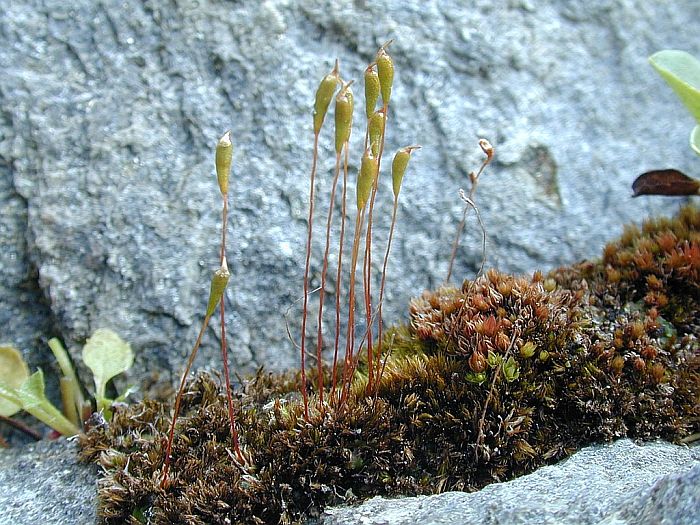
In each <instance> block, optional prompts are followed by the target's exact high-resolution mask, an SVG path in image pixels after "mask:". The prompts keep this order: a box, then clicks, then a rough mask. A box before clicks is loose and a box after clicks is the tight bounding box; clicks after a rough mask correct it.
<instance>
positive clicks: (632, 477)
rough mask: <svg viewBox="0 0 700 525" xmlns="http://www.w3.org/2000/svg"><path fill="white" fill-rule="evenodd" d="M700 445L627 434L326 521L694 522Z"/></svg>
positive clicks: (359, 524)
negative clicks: (482, 484) (493, 476)
mask: <svg viewBox="0 0 700 525" xmlns="http://www.w3.org/2000/svg"><path fill="white" fill-rule="evenodd" d="M699 477H700V449H698V448H695V449H690V450H689V449H684V448H679V447H675V446H673V445H669V444H666V443H661V442H659V443H653V444H649V445H645V446H642V447H640V446H637V445H635V444H634V443H632V442H631V441H629V440H621V441H618V442H616V443H614V444H612V445H604V446H595V447H589V448H586V449H583V450H581V451H580V452H578V453H576V454H574V455H573V456H572V457H570V458H569V459H567V460H565V461H563V462H562V463H560V464H558V465H553V466H550V467H544V468H541V469H539V470H538V471H536V472H534V473H533V474H530V475H528V476H523V477H521V478H518V479H515V480H513V481H510V482H507V483H497V484H494V485H489V486H488V487H486V488H484V489H482V490H480V491H479V492H475V493H472V494H467V493H463V492H446V493H444V494H439V495H436V496H424V497H417V498H402V499H396V500H387V499H384V498H379V497H378V498H373V499H371V500H369V501H368V502H366V503H364V504H363V505H360V506H359V507H351V508H336V509H330V510H328V511H326V513H325V515H324V516H323V519H322V520H321V521H322V523H323V524H324V525H341V524H342V525H380V524H381V525H385V524H387V525H388V524H390V525H411V524H414V523H421V524H423V525H447V524H452V525H457V524H471V525H496V524H499V523H508V524H512V525H530V524H532V525H535V524H538V525H555V524H556V525H568V524H571V525H594V524H597V525H657V524H662V523H664V524H666V523H667V524H671V523H673V524H677V525H681V524H682V525H692V524H695V523H698V522H700V485H699V484H698V478H699Z"/></svg>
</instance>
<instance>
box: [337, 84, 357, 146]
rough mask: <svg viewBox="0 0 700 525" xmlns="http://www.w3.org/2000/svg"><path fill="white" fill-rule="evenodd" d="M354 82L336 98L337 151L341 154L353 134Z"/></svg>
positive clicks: (346, 85) (344, 88)
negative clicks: (352, 85) (352, 86)
mask: <svg viewBox="0 0 700 525" xmlns="http://www.w3.org/2000/svg"><path fill="white" fill-rule="evenodd" d="M351 84H352V80H351V81H350V82H348V83H347V84H345V85H344V86H343V89H342V90H341V91H340V93H338V96H336V97H335V151H336V153H340V151H341V150H342V149H343V145H344V144H345V143H346V142H347V141H349V140H350V133H351V132H352V112H353V109H354V107H355V101H354V97H353V94H352V89H350V85H351Z"/></svg>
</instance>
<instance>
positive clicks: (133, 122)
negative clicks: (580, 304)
mask: <svg viewBox="0 0 700 525" xmlns="http://www.w3.org/2000/svg"><path fill="white" fill-rule="evenodd" d="M696 7H697V6H696V3H695V1H694V0H682V1H679V2H674V3H673V5H671V4H668V3H664V2H655V3H652V2H646V1H644V0H626V1H621V2H614V3H610V2H607V1H602V0H596V1H592V2H585V3H576V2H573V3H572V2H564V3H562V2H558V1H554V0H552V1H547V2H536V3H535V2H528V1H511V2H499V3H495V4H494V3H493V2H491V1H488V2H487V1H476V2H468V3H465V2H462V1H440V2H438V1H435V0H432V1H420V2H418V1H410V2H406V1H388V0H384V1H377V2H351V1H338V0H333V1H331V0H316V1H313V0H308V1H303V2H289V1H285V0H271V1H265V2H258V1H253V0H249V1H242V2H231V1H223V0H220V1H215V0H198V1H197V2H195V1H186V0H178V1H166V0H149V1H148V2H142V1H140V0H124V1H121V2H118V3H110V2H95V1H93V0H76V1H73V2H63V1H59V0H42V1H39V0H17V1H13V2H10V3H8V5H5V6H3V16H2V17H1V18H0V44H1V45H0V66H1V67H2V71H3V74H2V75H1V76H0V136H1V137H2V139H1V140H0V202H1V203H2V206H3V221H2V226H0V239H2V245H3V250H2V253H0V302H2V304H3V308H2V309H1V311H0V323H2V325H3V327H4V328H3V331H2V333H1V335H0V337H1V338H2V339H3V340H5V341H7V342H14V343H16V344H17V345H19V346H20V347H21V349H22V351H23V352H25V354H26V355H27V356H28V358H29V359H30V361H31V364H32V365H33V366H36V365H37V364H41V362H42V361H46V360H47V356H48V355H49V354H48V350H46V349H45V345H44V340H45V338H48V337H50V336H53V335H60V336H61V337H63V338H64V339H65V341H66V342H67V344H68V345H69V346H71V347H72V348H73V353H74V355H77V353H76V351H77V349H78V348H79V345H80V344H82V342H83V341H84V340H85V338H86V337H87V336H88V335H89V334H90V333H91V332H92V331H93V330H95V329H97V328H99V327H110V328H112V329H114V330H115V331H117V332H118V333H120V334H121V336H122V337H124V339H126V340H127V341H129V342H130V343H131V344H132V345H133V347H134V348H135V350H136V352H137V355H138V357H137V366H136V367H134V369H133V372H132V377H131V379H130V382H134V383H138V382H139V380H141V379H143V378H144V377H145V376H146V375H148V374H150V373H151V372H152V371H154V370H161V371H162V370H164V371H165V376H164V377H165V378H166V379H168V378H169V374H170V372H171V371H173V370H176V371H179V369H180V367H181V366H182V363H183V356H184V355H185V354H186V352H187V351H188V350H189V348H190V346H191V344H192V342H193V340H194V338H195V336H196V333H197V330H198V329H199V326H198V325H199V322H200V320H201V317H202V314H203V310H204V307H205V303H206V295H207V292H208V286H209V284H208V283H209V278H210V275H211V271H212V269H213V268H214V267H215V266H216V265H217V264H218V260H217V259H218V246H217V243H218V235H219V214H220V211H219V200H218V193H217V188H216V183H215V177H214V174H213V148H214V145H215V144H216V141H217V139H218V137H219V136H220V135H221V134H222V133H223V132H224V131H225V130H226V129H229V128H231V129H232V130H233V137H234V144H235V145H234V148H235V153H234V155H235V158H234V175H233V177H232V182H231V186H232V194H231V205H232V211H231V216H230V223H229V227H230V228H231V231H232V233H231V234H230V241H231V242H230V246H229V261H230V263H229V265H230V267H231V270H232V280H231V286H230V288H229V290H228V292H227V293H228V295H227V301H228V308H227V315H228V317H229V320H230V326H231V330H230V331H231V336H230V338H229V341H230V346H231V348H232V350H233V355H234V357H233V359H234V363H235V367H236V370H239V371H240V370H245V371H250V370H252V369H254V368H255V367H256V366H258V365H260V364H265V365H267V366H269V367H272V368H287V367H292V366H294V365H295V364H296V359H297V358H296V352H295V351H294V349H293V346H292V345H291V344H290V342H289V341H288V340H287V335H286V330H285V325H284V319H283V313H284V312H285V310H286V309H287V308H288V306H289V305H293V307H292V309H291V312H290V319H291V321H290V323H291V330H292V332H293V333H295V334H298V332H299V328H298V325H299V323H298V318H299V315H298V311H299V304H300V303H299V302H296V303H295V302H294V301H295V300H297V299H298V298H299V297H300V295H301V290H302V286H301V284H302V275H303V261H304V249H303V246H304V240H305V233H306V213H307V211H306V210H307V194H308V171H309V167H310V163H311V145H312V134H311V130H310V125H311V112H310V107H311V105H312V101H313V93H314V91H315V89H316V85H317V82H318V80H319V79H320V78H321V77H322V76H323V75H325V74H326V73H327V72H328V71H329V70H330V68H331V66H332V63H333V59H335V57H339V58H340V59H341V72H342V74H343V76H344V77H345V78H357V79H359V78H360V77H361V74H362V71H363V69H364V66H365V65H366V64H367V63H368V62H370V61H371V60H372V59H373V57H374V53H375V51H376V49H377V47H378V46H379V45H380V44H382V43H383V42H384V41H386V40H387V39H389V38H395V39H396V41H395V42H394V44H393V45H392V46H391V47H390V52H391V54H392V55H393V57H394V61H395V64H396V68H397V76H396V81H395V89H394V95H393V97H392V108H391V110H390V120H391V123H390V129H389V132H388V138H387V151H389V152H390V153H391V152H393V151H394V149H395V148H397V147H399V146H404V145H408V144H413V143H420V144H422V146H423V149H422V150H421V151H420V153H419V154H416V155H415V157H414V161H413V162H412V165H411V166H410V167H409V172H408V173H407V176H406V179H405V182H404V187H403V191H402V202H401V206H400V210H399V220H400V224H399V227H398V231H397V233H396V236H395V240H394V245H393V259H392V261H391V262H390V264H389V268H388V272H389V273H388V285H387V293H386V304H385V307H384V313H385V316H386V318H387V320H388V321H389V322H394V321H398V320H401V319H404V318H405V310H406V305H407V304H408V299H409V298H410V297H412V296H415V295H417V294H419V293H420V292H421V291H422V290H423V289H425V288H434V287H435V286H437V285H438V284H439V283H440V282H441V281H442V280H443V279H444V276H445V274H446V270H447V263H448V259H449V253H450V249H451V243H452V240H453V236H454V232H455V229H456V225H457V223H458V222H459V219H460V217H461V210H462V204H461V202H460V200H459V198H458V195H457V192H458V189H459V188H460V187H466V186H467V184H468V182H467V174H468V172H469V171H470V170H472V169H475V168H476V167H477V166H478V164H479V162H480V160H481V152H480V150H479V148H478V147H477V139H478V138H479V137H482V136H483V137H486V138H488V139H490V140H491V142H492V143H493V144H494V145H495V147H496V150H497V157H496V159H497V160H496V162H495V163H494V165H493V166H492V167H491V168H490V169H489V170H488V172H487V173H486V175H485V176H484V179H483V181H482V183H481V185H480V189H479V193H478V203H479V205H480V207H481V213H482V216H483V219H484V222H485V224H486V227H487V229H488V237H489V241H488V248H487V259H488V265H493V266H497V267H498V268H500V269H501V270H504V271H514V272H531V271H533V270H535V269H537V268H543V269H547V268H551V267H553V266H556V265H559V264H563V263H569V262H574V261H576V260H578V259H581V258H584V257H588V256H595V255H596V254H598V253H599V250H600V248H601V246H602V244H603V243H604V242H605V241H606V240H607V239H610V238H612V237H614V236H615V235H616V234H617V233H618V231H619V230H620V225H621V224H622V223H624V222H628V221H630V220H634V221H638V220H641V218H642V217H643V216H646V215H647V214H649V213H659V212H662V211H671V210H673V209H674V208H675V207H676V206H677V203H676V202H675V201H673V200H661V199H638V200H634V201H632V200H630V199H629V195H630V183H631V181H632V180H633V179H634V177H635V176H636V175H637V174H638V173H640V172H642V171H645V170H647V169H651V168H661V167H670V166H673V167H676V168H679V169H682V170H685V171H688V172H689V173H691V174H693V169H690V168H691V167H692V166H693V165H694V164H693V162H697V159H694V158H693V154H692V152H691V151H690V149H689V148H688V146H687V136H688V133H689V130H690V127H691V118H690V117H689V116H687V115H686V114H685V113H684V110H683V108H682V106H681V105H680V103H678V102H677V101H676V100H675V99H674V97H673V94H672V93H671V91H670V90H669V89H668V88H667V87H666V85H665V84H664V83H663V81H662V80H661V79H660V78H658V77H657V75H656V74H655V73H654V72H653V71H652V69H651V68H650V67H649V66H648V65H647V63H646V57H647V56H648V55H649V54H651V53H652V52H654V51H656V50H658V49H660V48H663V47H675V48H682V49H686V50H687V51H689V52H690V53H692V54H694V55H696V56H698V55H700V43H698V40H697V38H695V33H694V32H693V31H692V30H691V29H690V28H693V27H697V26H698V23H699V22H700V18H699V17H700V14H699V12H698V10H697V9H696ZM356 92H357V98H358V100H359V99H360V93H361V92H362V89H361V87H358V89H357V90H356ZM358 106H360V105H359V104H358ZM358 113H359V112H358ZM357 120H358V122H359V120H360V119H359V115H358V117H357ZM328 131H329V130H328ZM362 134H363V133H362V130H359V129H356V131H355V133H354V134H353V141H352V147H353V152H354V154H353V157H354V159H355V160H354V161H353V162H352V165H351V173H352V176H353V177H354V173H355V172H356V170H357V159H358V157H359V149H360V148H361V144H360V142H361V140H362ZM321 145H322V159H321V162H320V172H319V177H318V179H319V182H318V192H319V193H318V194H319V195H321V196H322V198H321V199H320V200H319V215H318V216H317V222H316V224H317V227H316V231H317V232H320V231H321V230H322V228H321V226H319V225H322V224H323V220H324V219H323V214H324V211H325V209H326V201H327V200H328V198H327V197H325V196H327V195H328V192H329V186H330V178H331V177H330V174H331V171H332V165H333V161H332V158H331V143H330V133H327V134H326V135H324V136H323V137H322V140H321ZM380 191H381V193H380V201H379V203H378V205H377V216H378V217H381V216H384V217H387V216H388V215H389V214H390V210H391V202H390V198H389V195H390V183H389V180H388V177H386V176H385V177H384V179H383V180H382V182H381V188H380ZM351 198H352V197H351ZM387 223H388V221H385V222H384V226H382V221H379V222H378V223H377V226H375V232H376V246H377V247H378V248H377V249H376V250H375V253H383V249H384V248H383V246H384V242H385V240H386V237H387V229H386V227H385V226H386V225H387ZM337 225H338V221H336V226H337ZM336 232H337V229H336ZM320 238H321V236H320V235H317V237H316V239H317V241H318V242H317V243H316V244H315V245H314V248H313V258H312V283H311V287H312V288H314V287H316V286H318V284H319V275H320V269H321V254H322V246H321V242H320V240H319V239H320ZM376 259H377V260H376V261H375V263H376V264H375V266H376V270H377V272H378V271H379V269H380V266H381V257H376ZM480 259H481V252H480V233H479V231H478V229H477V227H476V225H475V224H473V222H470V223H469V226H468V228H467V232H466V234H465V238H464V239H463V241H462V245H461V249H460V251H459V256H458V263H457V267H456V271H455V274H456V275H457V276H459V277H460V278H461V277H462V276H470V277H471V276H473V275H474V271H475V269H476V268H477V266H478V264H479V261H480ZM334 287H335V283H334V282H330V283H329V288H330V289H334ZM330 300H332V298H330V299H329V301H330ZM312 302H313V301H312ZM313 324H314V323H311V329H313V328H314V327H313ZM212 325H213V326H212V329H210V330H209V332H208V333H207V334H206V337H205V341H204V345H203V347H202V351H201V354H200V358H199V361H198V363H197V366H205V365H213V366H217V363H218V359H219V357H218V349H217V344H216V337H217V335H216V327H217V321H215V322H213V323H212Z"/></svg>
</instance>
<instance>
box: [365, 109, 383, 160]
mask: <svg viewBox="0 0 700 525" xmlns="http://www.w3.org/2000/svg"><path fill="white" fill-rule="evenodd" d="M385 125H386V113H384V111H383V110H381V109H380V110H379V111H375V112H374V113H373V114H372V116H371V117H370V118H369V122H368V123H367V130H368V133H369V144H370V147H371V148H372V155H374V156H375V157H376V156H377V155H379V146H380V145H381V142H382V133H383V132H384V129H385Z"/></svg>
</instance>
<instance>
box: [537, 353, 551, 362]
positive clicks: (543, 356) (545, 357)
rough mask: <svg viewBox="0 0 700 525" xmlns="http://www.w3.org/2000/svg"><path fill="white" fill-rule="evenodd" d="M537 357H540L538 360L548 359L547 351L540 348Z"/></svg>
mask: <svg viewBox="0 0 700 525" xmlns="http://www.w3.org/2000/svg"><path fill="white" fill-rule="evenodd" d="M539 357H540V361H546V360H547V359H549V352H547V350H542V351H541V352H540V356H539Z"/></svg>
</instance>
